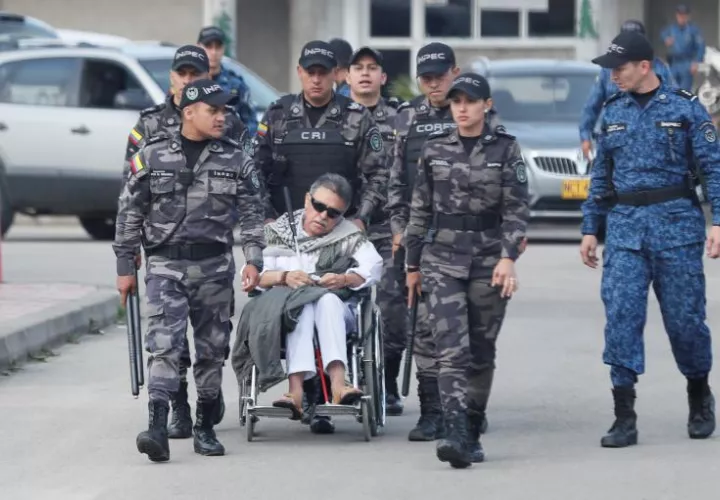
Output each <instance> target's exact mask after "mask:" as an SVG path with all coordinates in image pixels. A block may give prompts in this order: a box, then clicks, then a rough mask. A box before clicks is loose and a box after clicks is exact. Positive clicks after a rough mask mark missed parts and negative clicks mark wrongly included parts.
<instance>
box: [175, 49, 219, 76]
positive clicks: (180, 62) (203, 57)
mask: <svg viewBox="0 0 720 500" xmlns="http://www.w3.org/2000/svg"><path fill="white" fill-rule="evenodd" d="M183 66H192V67H193V68H195V69H196V70H198V71H199V72H200V73H207V72H208V71H210V63H209V62H208V57H207V52H205V49H203V48H202V47H198V46H197V45H183V46H182V47H180V48H179V49H177V51H175V58H174V59H173V64H172V69H173V71H177V70H179V69H180V68H182V67H183Z"/></svg>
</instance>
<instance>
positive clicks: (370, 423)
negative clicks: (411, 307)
mask: <svg viewBox="0 0 720 500" xmlns="http://www.w3.org/2000/svg"><path fill="white" fill-rule="evenodd" d="M371 321H372V326H371V330H370V332H369V333H368V334H367V335H366V337H365V345H364V347H363V372H364V373H363V375H364V378H365V394H366V395H367V396H369V403H368V404H366V405H365V406H364V407H363V427H365V426H366V425H367V427H368V431H369V432H370V435H371V436H373V437H375V436H377V435H378V434H379V433H380V427H382V426H383V425H384V415H385V379H384V376H383V370H384V367H383V358H382V353H383V351H382V338H381V337H382V322H381V321H380V313H379V310H378V309H377V308H374V309H373V314H372V320H371ZM366 413H367V418H366V416H365V415H366ZM366 421H367V424H366Z"/></svg>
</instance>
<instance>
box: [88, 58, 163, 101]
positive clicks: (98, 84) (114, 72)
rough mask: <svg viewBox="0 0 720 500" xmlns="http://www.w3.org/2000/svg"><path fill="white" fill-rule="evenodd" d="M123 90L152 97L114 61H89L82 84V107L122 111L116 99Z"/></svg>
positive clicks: (133, 76)
mask: <svg viewBox="0 0 720 500" xmlns="http://www.w3.org/2000/svg"><path fill="white" fill-rule="evenodd" d="M123 90H140V91H142V92H144V93H145V96H146V98H147V99H148V100H150V96H149V95H148V94H147V92H146V91H145V89H144V88H143V87H142V85H141V84H140V82H139V81H138V80H137V78H135V75H133V74H132V73H131V72H130V71H128V69H127V68H126V67H125V66H123V65H121V64H119V63H117V62H114V61H108V60H103V59H87V60H86V61H85V64H84V68H83V73H82V80H81V84H80V106H82V107H86V108H101V109H120V108H119V107H118V106H116V105H115V97H116V96H117V94H118V93H119V92H121V91H123Z"/></svg>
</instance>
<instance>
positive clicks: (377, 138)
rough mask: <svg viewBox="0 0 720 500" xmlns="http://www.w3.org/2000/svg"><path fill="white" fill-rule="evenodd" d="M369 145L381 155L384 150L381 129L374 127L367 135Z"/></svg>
mask: <svg viewBox="0 0 720 500" xmlns="http://www.w3.org/2000/svg"><path fill="white" fill-rule="evenodd" d="M367 139H368V145H369V146H370V149H371V150H373V151H375V152H376V153H379V152H380V151H382V149H383V140H382V135H381V134H380V129H379V128H378V127H377V126H374V127H372V128H371V129H370V130H368V133H367Z"/></svg>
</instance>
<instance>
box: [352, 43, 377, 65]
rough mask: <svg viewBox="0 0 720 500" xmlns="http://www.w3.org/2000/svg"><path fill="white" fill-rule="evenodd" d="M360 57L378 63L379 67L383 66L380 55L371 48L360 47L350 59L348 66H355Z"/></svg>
mask: <svg viewBox="0 0 720 500" xmlns="http://www.w3.org/2000/svg"><path fill="white" fill-rule="evenodd" d="M362 56H370V57H372V58H373V59H375V62H376V63H378V64H379V65H380V66H382V65H383V56H382V54H381V53H380V52H379V51H377V50H375V49H373V48H372V47H367V46H365V47H360V48H359V49H357V50H356V51H355V52H354V53H353V55H352V56H351V57H350V64H355V63H356V62H357V60H358V59H360V58H361V57H362Z"/></svg>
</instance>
